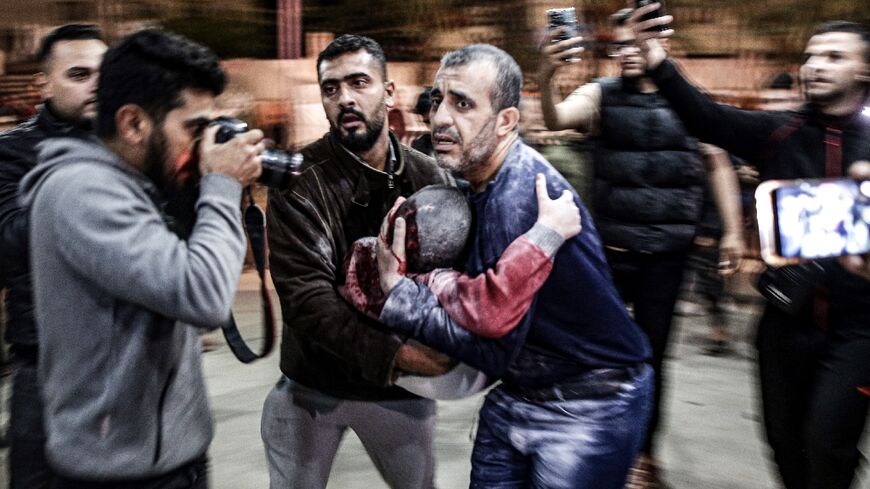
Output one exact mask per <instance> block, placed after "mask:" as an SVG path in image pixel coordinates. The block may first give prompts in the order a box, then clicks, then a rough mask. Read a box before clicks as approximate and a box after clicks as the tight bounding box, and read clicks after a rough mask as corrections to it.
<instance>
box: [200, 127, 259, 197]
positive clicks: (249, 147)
mask: <svg viewBox="0 0 870 489" xmlns="http://www.w3.org/2000/svg"><path fill="white" fill-rule="evenodd" d="M218 129H219V128H218V127H217V126H211V127H209V128H207V129H206V130H205V132H204V133H203V135H202V141H201V142H200V146H199V152H200V154H199V169H200V172H201V173H202V174H203V175H207V174H209V173H223V174H225V175H228V176H230V177H232V178H234V179H236V180H237V181H238V182H239V183H240V184H242V186H243V187H247V186H248V185H250V184H252V183H253V182H254V181H255V180H256V179H257V178H258V177H259V176H260V173H262V171H263V168H262V166H261V165H260V153H262V152H263V150H264V149H265V143H264V142H263V132H262V131H260V130H259V129H254V130H251V131H248V132H245V133H242V134H239V135H237V136H236V137H234V138H232V139H230V140H229V141H227V142H225V143H221V144H218V143H215V142H214V141H215V134H217V131H218Z"/></svg>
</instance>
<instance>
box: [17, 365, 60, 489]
mask: <svg viewBox="0 0 870 489" xmlns="http://www.w3.org/2000/svg"><path fill="white" fill-rule="evenodd" d="M34 356H35V355H34ZM31 360H32V361H31ZM9 406H10V407H9V435H8V436H9V488H10V489H48V488H50V487H51V483H52V480H53V477H52V474H51V471H50V470H49V468H48V463H47V462H46V459H45V429H44V428H43V424H42V398H41V397H40V394H39V381H38V380H37V376H36V359H35V358H33V359H25V358H23V356H22V355H18V359H17V360H16V361H15V364H14V373H13V377H12V396H11V398H10V402H9Z"/></svg>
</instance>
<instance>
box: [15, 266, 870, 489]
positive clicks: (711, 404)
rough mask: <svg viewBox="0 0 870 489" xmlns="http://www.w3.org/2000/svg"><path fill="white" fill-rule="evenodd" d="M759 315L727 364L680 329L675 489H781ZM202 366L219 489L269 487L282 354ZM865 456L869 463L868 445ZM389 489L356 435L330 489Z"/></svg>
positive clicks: (250, 286)
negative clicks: (767, 439)
mask: <svg viewBox="0 0 870 489" xmlns="http://www.w3.org/2000/svg"><path fill="white" fill-rule="evenodd" d="M258 297H259V296H258V295H257V293H256V281H255V280H254V277H253V276H252V275H250V274H246V276H245V277H244V278H243V281H242V287H241V291H240V293H239V295H238V298H237V302H236V307H235V311H236V315H237V319H238V321H239V323H240V324H241V328H242V332H243V334H244V335H245V336H246V337H248V338H250V339H252V340H254V341H253V342H254V344H255V345H256V338H257V336H258V335H259V329H258V328H259V317H260V310H259V300H258ZM276 307H277V303H276ZM757 309H758V307H757V305H755V304H753V303H751V302H750V303H743V304H739V305H738V307H736V308H734V310H733V312H732V314H731V325H732V327H733V331H734V332H735V334H736V336H737V343H736V352H735V354H733V355H729V356H723V357H711V356H707V355H704V354H703V353H702V350H703V337H704V334H705V333H706V331H707V324H706V318H705V317H704V316H685V317H679V318H678V319H677V330H676V331H677V334H676V338H675V340H676V341H675V343H674V348H673V349H672V352H671V357H672V358H671V361H670V363H669V365H668V370H667V372H668V375H669V378H670V379H671V388H670V390H669V392H668V393H667V401H666V406H667V408H666V413H665V416H666V419H665V421H664V423H663V432H662V435H661V441H660V446H661V448H660V456H661V459H662V462H663V465H664V468H665V476H666V480H667V482H668V483H669V484H670V486H671V487H672V488H673V489H766V488H771V489H775V488H777V487H779V486H778V485H777V483H776V482H775V480H776V479H775V477H774V475H773V473H772V469H771V464H770V461H769V457H768V453H767V449H766V446H765V444H764V441H763V438H762V436H763V434H762V427H761V424H760V422H759V415H758V406H757V403H756V382H755V373H754V362H753V358H752V356H753V349H752V348H751V338H752V335H753V333H752V332H753V330H754V316H755V314H756V313H757ZM222 340H223V338H221V341H222ZM203 361H204V368H205V372H206V381H207V383H208V387H209V393H210V397H211V402H212V409H213V411H214V416H215V420H216V423H217V430H216V431H217V433H216V436H215V439H214V441H213V443H212V445H211V450H210V457H211V460H212V487H213V488H214V489H248V488H266V487H268V474H267V471H266V465H265V460H264V455H263V446H262V441H261V440H260V430H259V424H260V412H261V407H262V404H263V400H264V399H265V397H266V394H267V393H268V392H269V390H270V389H271V387H272V385H273V384H274V383H275V381H277V379H278V375H279V374H278V356H277V354H273V355H271V356H270V357H268V358H267V359H264V360H261V361H258V362H255V363H254V364H252V365H243V364H241V363H239V362H238V361H236V359H235V357H233V355H232V353H231V352H230V351H229V349H228V348H227V347H226V346H221V347H219V348H218V349H216V350H215V351H212V352H210V353H207V354H205V355H204V360H203ZM481 402H482V398H481V396H477V397H473V398H470V399H466V400H463V401H453V402H445V403H442V404H440V406H439V422H438V431H437V437H436V457H437V486H438V487H439V488H441V489H454V488H463V487H467V486H468V473H469V468H470V464H469V457H470V453H471V446H472V440H471V436H472V429H473V425H474V418H475V413H476V411H477V410H478V408H479V407H480V404H481ZM865 438H870V437H866V436H865ZM864 453H865V454H866V453H870V446H868V443H865V450H864ZM3 456H4V457H5V450H3ZM865 465H866V464H865ZM5 476H6V472H5V470H4V471H3V472H2V473H0V487H5V486H6V480H5ZM862 487H870V476H868V471H867V470H866V468H865V470H864V474H863V477H862V480H861V481H859V482H858V483H857V484H856V485H855V489H857V488H862ZM380 488H386V484H385V483H384V482H383V480H382V479H381V478H380V476H379V475H378V474H377V472H376V470H375V469H374V467H373V465H372V464H371V462H370V461H369V459H368V457H367V455H366V454H365V450H364V449H363V448H362V445H361V444H360V443H359V440H358V439H356V437H355V436H354V435H353V433H348V435H347V436H346V438H345V440H344V441H343V443H342V446H341V448H340V451H339V454H338V456H337V458H336V460H335V463H334V466H333V470H332V475H331V478H330V483H329V489H380ZM300 489H306V488H300Z"/></svg>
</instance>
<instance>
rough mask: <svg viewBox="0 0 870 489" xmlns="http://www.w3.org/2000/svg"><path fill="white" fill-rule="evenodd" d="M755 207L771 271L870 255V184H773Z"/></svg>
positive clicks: (761, 190) (763, 253)
mask: <svg viewBox="0 0 870 489" xmlns="http://www.w3.org/2000/svg"><path fill="white" fill-rule="evenodd" d="M755 204H756V208H757V211H758V231H759V240H760V244H761V257H762V259H763V260H764V261H765V262H766V263H768V264H770V265H773V266H781V265H790V264H795V263H801V262H804V261H807V260H814V259H820V258H829V257H835V256H842V255H854V254H860V253H868V252H870V181H864V182H860V183H859V182H856V181H855V180H851V179H828V180H769V181H767V182H763V183H762V184H761V185H759V186H758V189H757V190H756V192H755Z"/></svg>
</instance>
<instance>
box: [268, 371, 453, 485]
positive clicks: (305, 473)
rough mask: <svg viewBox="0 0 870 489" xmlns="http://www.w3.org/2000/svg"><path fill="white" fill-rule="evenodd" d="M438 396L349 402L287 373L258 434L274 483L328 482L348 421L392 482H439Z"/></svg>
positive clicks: (348, 424) (274, 392)
mask: <svg viewBox="0 0 870 489" xmlns="http://www.w3.org/2000/svg"><path fill="white" fill-rule="evenodd" d="M435 418H436V416H435V401H431V400H429V399H411V400H400V401H349V400H344V399H338V398H335V397H332V396H328V395H326V394H323V393H322V392H319V391H316V390H314V389H310V388H308V387H305V386H302V385H300V384H298V383H296V382H293V381H292V380H289V379H287V378H286V377H282V378H281V380H279V381H278V383H277V384H276V385H275V387H274V388H273V389H272V391H271V392H270V393H269V396H268V397H267V398H266V402H265V404H264V406H263V418H262V422H261V425H260V434H261V436H262V437H263V444H264V446H265V448H266V461H267V463H268V464H269V480H270V486H269V487H270V489H322V488H325V487H326V482H327V480H328V479H329V471H330V468H331V467H332V461H333V459H334V458H335V453H336V452H337V451H338V445H339V443H340V442H341V438H342V437H343V436H344V433H345V432H346V431H347V429H348V428H350V429H352V430H353V431H354V432H355V433H356V435H357V436H358V437H359V439H360V441H362V444H363V446H364V447H365V449H366V452H367V453H368V454H369V457H371V459H372V461H373V462H374V464H375V467H376V468H377V469H378V472H380V474H381V476H382V477H383V478H384V480H386V482H387V484H389V486H390V487H391V488H393V489H432V488H434V473H435V459H434V453H433V437H434V429H435Z"/></svg>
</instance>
